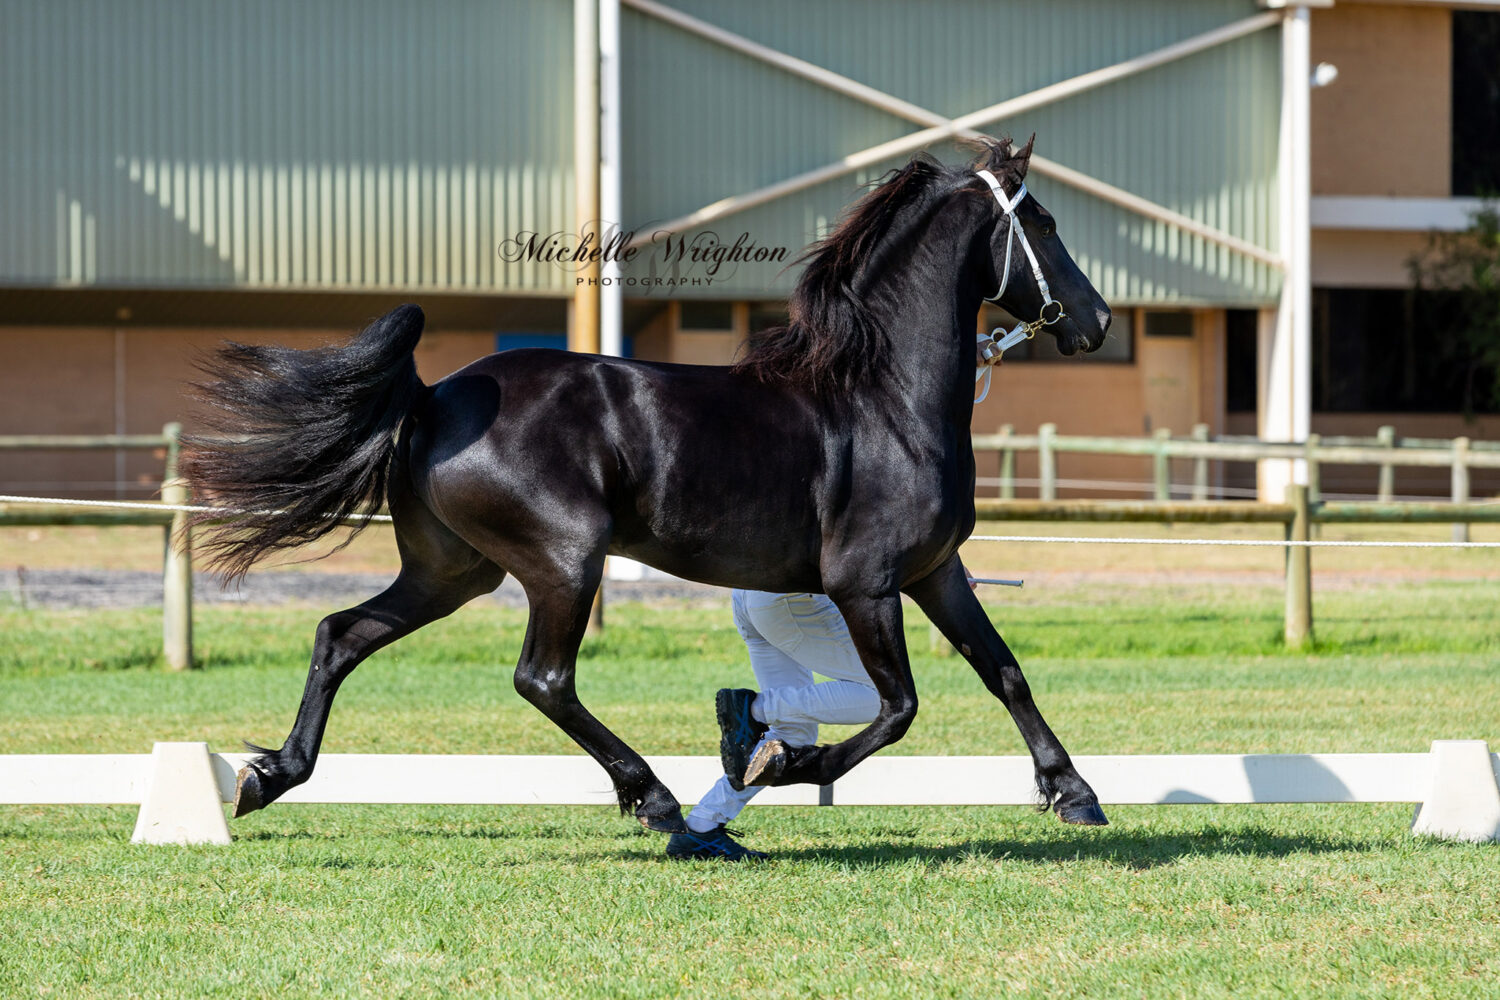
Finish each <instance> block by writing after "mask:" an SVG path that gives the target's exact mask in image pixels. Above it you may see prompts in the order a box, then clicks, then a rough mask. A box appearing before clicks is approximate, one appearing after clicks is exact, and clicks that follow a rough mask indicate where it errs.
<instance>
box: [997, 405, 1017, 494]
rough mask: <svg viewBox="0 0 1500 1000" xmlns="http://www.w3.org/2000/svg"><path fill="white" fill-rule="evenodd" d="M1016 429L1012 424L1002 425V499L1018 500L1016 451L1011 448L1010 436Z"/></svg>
mask: <svg viewBox="0 0 1500 1000" xmlns="http://www.w3.org/2000/svg"><path fill="white" fill-rule="evenodd" d="M1014 432H1015V428H1014V427H1012V426H1011V425H1010V424H1001V425H1000V438H1001V441H1000V499H1002V500H1014V499H1015V498H1016V449H1014V448H1012V447H1011V446H1010V436H1011V434H1013V433H1014Z"/></svg>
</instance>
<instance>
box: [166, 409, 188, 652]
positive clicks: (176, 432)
mask: <svg viewBox="0 0 1500 1000" xmlns="http://www.w3.org/2000/svg"><path fill="white" fill-rule="evenodd" d="M161 433H162V436H163V437H165V438H166V439H167V461H166V469H165V471H164V472H163V475H162V484H161V499H162V502H163V503H170V504H185V503H187V502H188V489H187V484H186V483H185V482H183V481H182V480H181V479H179V478H178V476H177V453H178V449H179V441H180V440H181V437H182V425H181V424H177V423H171V424H167V425H166V426H165V427H163V428H162V431H161ZM187 522H188V515H187V513H186V512H184V511H177V512H176V513H174V514H173V515H172V521H171V523H170V524H168V525H167V527H166V539H165V543H164V546H163V551H162V573H161V645H162V656H163V657H164V658H165V659H166V661H167V669H169V670H188V669H191V668H192V666H193V555H192V539H191V537H190V536H189V534H188V527H187Z"/></svg>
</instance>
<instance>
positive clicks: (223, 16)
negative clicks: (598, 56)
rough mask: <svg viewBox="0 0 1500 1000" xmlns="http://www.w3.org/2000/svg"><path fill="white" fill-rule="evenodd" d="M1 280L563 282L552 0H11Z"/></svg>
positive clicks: (558, 78) (6, 23) (2, 127)
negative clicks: (521, 259) (517, 247)
mask: <svg viewBox="0 0 1500 1000" xmlns="http://www.w3.org/2000/svg"><path fill="white" fill-rule="evenodd" d="M0 20H3V30H0V136H3V140H0V142H3V147H4V148H3V150H0V282H4V283H6V284H12V285H15V284H27V285H36V284H40V285H56V284H69V283H77V284H91V285H92V284H97V285H106V286H108V285H121V286H166V287H195V286H196V287H226V286H237V287H271V288H288V287H303V288H306V287H313V288H359V289H370V288H413V289H421V288H441V289H457V290H463V289H495V288H504V289H506V290H510V291H521V290H536V291H562V290H564V286H565V283H566V282H565V276H564V275H562V274H560V273H559V272H558V271H557V270H556V269H555V268H552V267H548V266H545V265H524V264H522V265H506V264H504V263H503V262H502V261H501V260H500V259H499V256H498V254H497V253H496V251H495V247H496V245H497V244H498V243H499V242H500V241H501V240H502V239H504V238H506V236H507V235H509V234H512V233H515V232H517V231H519V230H522V229H529V228H539V227H540V228H544V229H545V228H546V227H557V226H559V225H561V224H563V223H564V222H565V221H566V219H567V217H568V216H569V215H570V214H571V204H572V193H571V192H572V159H571V158H572V125H571V109H572V72H571V67H570V60H571V52H572V41H571V39H572V7H571V4H568V3H566V2H562V0H549V2H533V0H469V2H462V3H430V4H429V3H416V2H412V0H308V2H298V0H243V2H235V3H205V2H201V0H132V2H122V0H68V2H66V3H54V2H28V0H0Z"/></svg>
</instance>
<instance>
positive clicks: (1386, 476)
mask: <svg viewBox="0 0 1500 1000" xmlns="http://www.w3.org/2000/svg"><path fill="white" fill-rule="evenodd" d="M1375 440H1376V441H1377V442H1378V443H1379V445H1380V447H1382V448H1385V449H1386V450H1388V451H1389V450H1391V449H1394V448H1395V447H1396V428H1394V427H1392V426H1391V425H1390V424H1386V425H1385V426H1383V427H1381V428H1380V429H1379V430H1377V431H1376V432H1375ZM1395 493H1396V467H1395V466H1394V465H1392V464H1391V463H1390V462H1381V463H1380V486H1379V488H1378V489H1377V490H1376V499H1378V500H1379V501H1380V502H1381V503H1390V502H1391V497H1393V496H1395Z"/></svg>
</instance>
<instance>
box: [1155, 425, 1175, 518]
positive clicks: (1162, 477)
mask: <svg viewBox="0 0 1500 1000" xmlns="http://www.w3.org/2000/svg"><path fill="white" fill-rule="evenodd" d="M1151 436H1152V437H1154V438H1156V454H1155V455H1153V456H1152V457H1151V478H1152V480H1153V482H1154V483H1155V490H1154V495H1155V497H1156V499H1157V500H1159V501H1164V500H1170V499H1172V464H1171V461H1170V460H1169V459H1168V458H1167V447H1166V445H1167V442H1168V441H1170V440H1172V431H1171V430H1170V429H1169V428H1166V427H1158V428H1157V429H1156V430H1155V431H1153V432H1152V434H1151Z"/></svg>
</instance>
